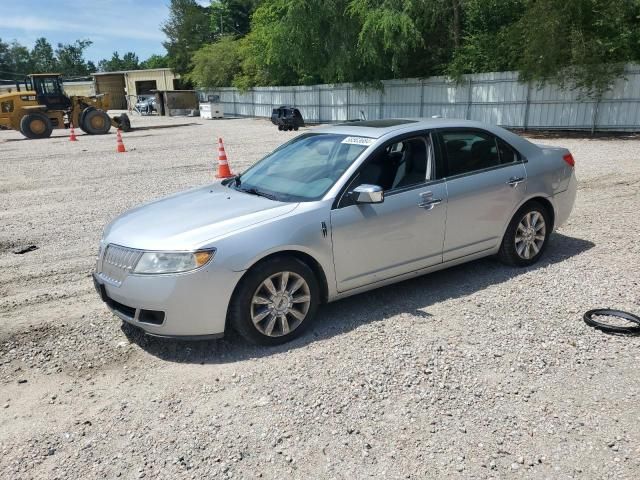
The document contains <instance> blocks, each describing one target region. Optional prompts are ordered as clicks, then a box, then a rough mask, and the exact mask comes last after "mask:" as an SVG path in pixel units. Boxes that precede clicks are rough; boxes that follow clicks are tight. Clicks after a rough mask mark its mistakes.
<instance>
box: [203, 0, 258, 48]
mask: <svg viewBox="0 0 640 480" xmlns="http://www.w3.org/2000/svg"><path fill="white" fill-rule="evenodd" d="M259 3H260V0H213V1H212V2H211V13H210V16H211V31H212V33H213V35H214V38H215V39H219V38H221V37H223V36H224V35H236V36H241V37H242V36H245V35H246V34H247V33H249V31H250V29H251V15H252V14H253V12H254V11H255V9H256V7H257V6H258V4H259Z"/></svg>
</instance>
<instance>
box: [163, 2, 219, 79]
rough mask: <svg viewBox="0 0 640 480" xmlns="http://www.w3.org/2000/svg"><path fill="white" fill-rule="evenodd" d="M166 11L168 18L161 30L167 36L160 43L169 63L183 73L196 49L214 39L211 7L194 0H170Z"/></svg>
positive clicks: (188, 66) (187, 69) (176, 70)
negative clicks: (211, 24) (164, 40)
mask: <svg viewBox="0 0 640 480" xmlns="http://www.w3.org/2000/svg"><path fill="white" fill-rule="evenodd" d="M169 12H170V13H169V20H167V22H166V23H165V24H164V25H162V31H163V32H164V33H165V35H166V36H167V38H168V40H167V41H166V42H164V43H163V45H164V47H165V49H166V50H167V56H168V58H169V67H171V68H172V69H173V70H174V71H175V72H177V73H180V74H185V73H187V72H188V71H189V68H190V64H191V57H192V56H193V54H194V53H195V51H196V50H198V49H199V48H200V47H202V45H204V44H205V43H210V42H211V41H213V39H214V37H213V34H212V32H211V26H210V22H211V20H210V16H209V13H210V9H209V8H208V7H202V6H200V5H198V3H196V1H195V0H171V5H170V7H169Z"/></svg>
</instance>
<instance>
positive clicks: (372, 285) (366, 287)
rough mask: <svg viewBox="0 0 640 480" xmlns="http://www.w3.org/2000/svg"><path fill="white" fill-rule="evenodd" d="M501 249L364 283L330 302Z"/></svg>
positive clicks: (332, 298)
mask: <svg viewBox="0 0 640 480" xmlns="http://www.w3.org/2000/svg"><path fill="white" fill-rule="evenodd" d="M499 249H500V244H498V245H497V246H495V247H492V248H489V249H487V250H482V251H481V252H476V253H473V254H470V255H465V256H463V257H459V258H454V259H451V260H449V261H447V262H443V263H439V264H437V265H432V266H430V267H427V268H423V269H420V270H415V271H413V272H408V273H404V274H402V275H398V276H395V277H390V278H387V279H385V280H380V281H379V282H375V283H370V284H368V285H363V286H362V287H358V288H354V289H352V290H347V291H344V292H340V293H337V294H336V295H333V296H331V297H330V298H329V302H333V301H335V300H340V299H342V298H346V297H350V296H352V295H357V294H359V293H364V292H367V291H369V290H374V289H376V288H380V287H384V286H387V285H392V284H394V283H398V282H402V281H404V280H409V279H410V278H415V277H420V276H422V275H426V274H428V273H432V272H437V271H438V270H444V269H445V268H449V267H453V266H455V265H460V264H462V263H467V262H471V261H473V260H478V259H480V258H484V257H489V256H491V255H495V254H496V253H498V250H499Z"/></svg>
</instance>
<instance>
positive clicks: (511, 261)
mask: <svg viewBox="0 0 640 480" xmlns="http://www.w3.org/2000/svg"><path fill="white" fill-rule="evenodd" d="M550 234H551V219H550V218H549V212H548V211H547V209H546V207H545V206H544V205H542V204H541V203H539V202H535V201H534V202H529V203H527V204H526V205H524V206H523V207H522V208H521V209H520V210H518V212H517V213H516V214H515V215H514V216H513V218H512V219H511V222H510V223H509V227H508V228H507V231H506V233H505V234H504V238H503V239H502V245H501V246H500V251H499V253H498V257H499V258H500V260H501V261H502V262H503V263H506V264H507V265H513V266H521V267H525V266H527V265H532V264H534V263H535V262H537V261H538V260H539V259H540V257H541V256H542V253H543V252H544V250H545V248H546V247H547V241H548V240H549V235H550Z"/></svg>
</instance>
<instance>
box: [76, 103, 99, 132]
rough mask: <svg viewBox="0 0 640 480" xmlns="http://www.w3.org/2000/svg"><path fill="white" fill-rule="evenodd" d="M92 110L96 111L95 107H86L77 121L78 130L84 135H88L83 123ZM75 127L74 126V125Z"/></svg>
mask: <svg viewBox="0 0 640 480" xmlns="http://www.w3.org/2000/svg"><path fill="white" fill-rule="evenodd" d="M93 110H96V107H87V108H85V109H84V110H82V112H80V118H79V119H78V121H79V123H80V125H78V127H80V130H82V131H83V132H84V133H86V134H89V135H90V133H89V132H88V131H87V130H86V129H85V128H84V122H85V118H87V114H88V113H89V112H91V111H93ZM74 126H75V125H74Z"/></svg>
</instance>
